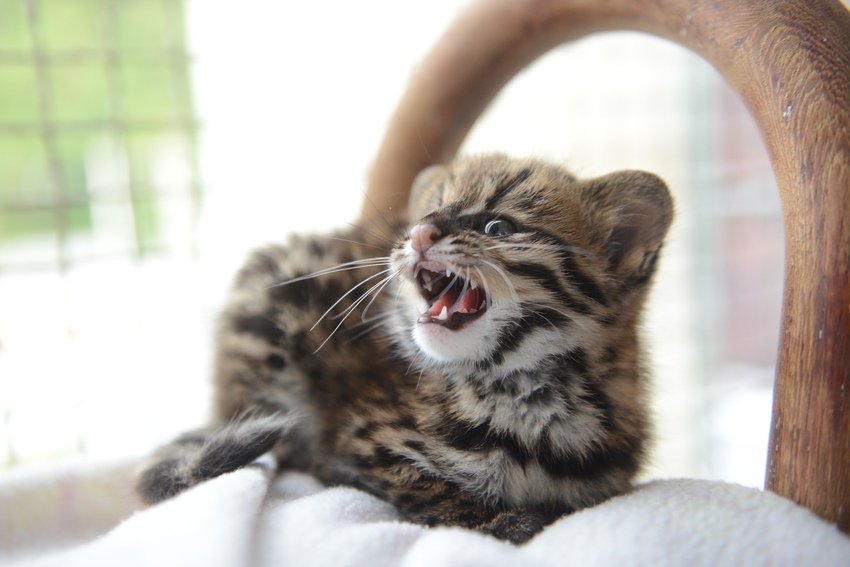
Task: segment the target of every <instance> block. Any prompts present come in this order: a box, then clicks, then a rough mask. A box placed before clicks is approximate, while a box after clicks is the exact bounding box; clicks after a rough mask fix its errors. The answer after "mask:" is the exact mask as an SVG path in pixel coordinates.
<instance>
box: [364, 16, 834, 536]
mask: <svg viewBox="0 0 850 567" xmlns="http://www.w3.org/2000/svg"><path fill="white" fill-rule="evenodd" d="M602 30H639V31H645V32H649V33H652V34H655V35H658V36H661V37H665V38H668V39H670V40H673V41H676V42H678V43H680V44H682V45H684V46H685V47H687V48H689V49H691V50H693V51H694V52H696V53H698V54H700V55H702V56H703V57H704V58H705V59H706V60H708V61H709V62H710V63H711V64H712V65H714V66H715V67H716V68H717V69H718V71H720V73H721V74H722V75H723V76H724V77H725V78H726V80H727V81H729V83H730V84H731V85H732V87H733V88H734V89H735V90H736V91H737V92H738V93H739V94H740V95H741V97H742V98H743V100H744V102H745V103H746V105H747V106H748V108H749V109H750V112H751V113H752V114H753V116H754V118H755V120H756V123H757V124H758V126H759V128H760V130H761V133H762V136H763V139H764V141H765V143H766V145H767V148H768V151H769V154H770V156H771V160H772V162H773V168H774V172H775V174H776V178H777V181H778V183H779V191H780V197H781V200H782V207H783V213H784V218H785V239H786V266H785V298H784V305H783V317H782V328H781V340H780V347H779V360H778V364H777V376H776V386H775V400H774V410H773V428H772V430H771V440H770V449H769V455H768V467H767V479H766V485H767V488H769V489H771V490H774V491H776V492H777V493H779V494H781V495H784V496H787V497H789V498H791V499H793V500H795V501H797V502H799V503H801V504H803V505H805V506H807V507H809V508H811V509H813V510H814V511H815V512H817V513H818V514H820V515H821V516H823V517H824V518H826V519H827V520H829V521H832V522H837V523H838V524H839V525H840V527H841V529H842V530H844V531H845V532H848V533H850V13H848V12H847V10H846V9H845V8H844V7H843V6H842V5H841V4H839V3H838V2H837V0H806V1H805V2H799V1H794V0H761V1H756V0H752V1H750V2H731V1H722V2H717V1H716V0H695V1H691V0H479V1H478V2H476V3H475V4H473V5H472V6H471V8H470V9H469V10H468V11H467V12H466V13H465V14H464V15H463V16H462V17H461V18H460V19H459V20H458V21H457V22H456V23H455V24H454V25H453V27H451V28H450V29H449V31H448V32H447V33H446V35H445V36H444V37H443V38H442V39H441V40H440V42H439V43H438V44H437V46H436V47H435V48H434V50H433V51H432V53H431V54H430V56H429V57H428V58H427V59H426V61H425V62H424V63H423V64H422V66H421V67H420V68H419V70H418V72H417V74H416V75H415V76H414V77H413V79H412V81H411V83H410V86H409V88H408V91H407V93H406V95H405V96H404V98H403V100H402V101H401V103H400V105H399V107H398V109H397V111H396V114H395V115H394V117H393V119H392V121H391V123H390V126H389V129H388V131H387V134H386V137H385V139H384V141H383V144H382V146H381V148H380V150H379V153H378V157H377V160H376V163H375V165H374V168H373V170H372V173H371V177H370V183H369V188H368V191H367V195H368V197H369V201H370V202H371V203H370V204H369V205H368V207H364V211H363V220H364V222H370V221H371V220H375V219H373V218H372V215H374V214H375V213H373V212H372V211H374V210H375V209H374V208H373V207H375V208H377V209H379V210H386V209H388V208H391V209H394V210H395V211H396V212H401V211H403V210H404V208H405V205H406V201H407V194H408V188H409V187H410V183H411V180H412V179H413V177H414V176H415V175H416V173H417V172H418V171H419V170H420V169H422V168H423V167H425V166H427V165H429V164H431V163H437V162H444V161H448V160H450V159H451V158H452V157H453V156H454V154H455V152H456V151H457V149H458V147H459V146H460V144H461V142H462V141H463V139H464V137H465V136H466V134H467V132H468V131H469V129H470V128H471V126H472V124H473V123H474V122H475V120H476V119H477V118H478V116H479V115H480V114H481V112H482V111H483V110H484V108H485V107H486V106H487V104H488V103H489V102H490V101H491V100H492V98H493V97H494V96H495V95H496V93H497V92H498V91H499V90H500V89H501V88H502V87H503V86H504V85H505V83H507V81H508V80H510V78H511V77H513V76H514V75H515V74H516V73H517V72H518V71H520V70H521V69H522V68H523V67H525V66H526V65H528V64H529V63H530V62H531V61H533V60H534V59H535V58H537V57H538V56H539V55H541V54H542V53H544V52H546V51H547V50H549V49H550V48H552V47H554V46H556V45H558V44H561V43H563V42H565V41H569V40H572V39H575V38H577V37H580V36H583V35H586V34H589V33H592V32H596V31H602ZM564 114H565V115H568V112H567V111H565V113H564Z"/></svg>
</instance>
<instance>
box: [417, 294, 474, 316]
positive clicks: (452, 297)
mask: <svg viewBox="0 0 850 567" xmlns="http://www.w3.org/2000/svg"><path fill="white" fill-rule="evenodd" d="M459 293H460V292H459V291H458V290H456V289H450V290H448V291H447V292H446V293H445V294H443V297H441V298H440V299H438V300H437V301H435V302H434V305H432V306H431V308H430V309H428V315H430V316H431V317H437V316H438V315H439V314H440V313H441V312H442V311H443V307H445V308H446V314H447V315H451V314H452V313H454V311H452V307H456V308H457V309H456V310H457V311H459V312H461V313H469V312H471V311H476V310H477V309H478V308H479V307H480V306H481V295H480V293H481V292H480V291H479V290H478V289H469V288H467V290H466V293H465V294H463V297H462V298H461V299H460V302H458V300H457V298H458V294H459ZM455 303H457V306H455Z"/></svg>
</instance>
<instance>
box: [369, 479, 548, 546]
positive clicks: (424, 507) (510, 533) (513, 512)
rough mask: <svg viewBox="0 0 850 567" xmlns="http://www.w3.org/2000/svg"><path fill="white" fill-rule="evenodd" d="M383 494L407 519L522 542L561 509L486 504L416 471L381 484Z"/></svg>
mask: <svg viewBox="0 0 850 567" xmlns="http://www.w3.org/2000/svg"><path fill="white" fill-rule="evenodd" d="M384 486H385V489H384V494H385V496H386V497H387V499H389V500H390V501H391V502H392V503H393V504H394V505H395V506H396V507H397V508H398V509H399V510H400V511H401V513H402V514H403V515H404V516H405V517H407V518H408V519H410V520H412V521H414V522H417V523H421V524H426V525H429V526H439V525H445V526H459V527H464V528H470V529H474V530H477V531H480V532H482V533H486V534H490V535H492V536H494V537H496V538H498V539H503V540H508V541H510V542H512V543H515V544H522V543H525V542H526V541H528V540H529V539H531V538H532V537H533V536H534V535H535V534H537V533H538V532H540V531H541V530H542V529H543V528H544V527H545V526H547V525H548V524H550V523H552V522H553V521H555V520H556V519H557V518H558V517H559V516H560V515H561V513H562V511H554V510H547V509H544V508H536V507H518V508H507V507H505V506H489V505H487V504H485V503H484V502H483V501H481V500H478V499H476V498H474V497H473V496H472V495H470V494H467V493H465V492H463V491H461V490H460V488H458V487H457V486H455V485H453V484H451V483H449V482H446V481H444V480H442V479H439V478H436V477H434V476H431V475H428V474H426V473H424V472H421V471H416V475H415V478H413V479H408V481H407V482H404V483H401V484H398V485H392V486H388V485H386V484H385V485H384Z"/></svg>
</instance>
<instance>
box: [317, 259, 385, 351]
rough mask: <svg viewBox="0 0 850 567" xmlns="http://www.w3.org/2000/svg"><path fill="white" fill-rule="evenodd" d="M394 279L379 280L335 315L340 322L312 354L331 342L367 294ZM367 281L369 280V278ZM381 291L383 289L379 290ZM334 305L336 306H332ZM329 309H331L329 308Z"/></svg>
mask: <svg viewBox="0 0 850 567" xmlns="http://www.w3.org/2000/svg"><path fill="white" fill-rule="evenodd" d="M388 271H389V270H385V271H384V272H382V273H386V272H388ZM376 275H380V274H376ZM394 277H395V274H393V275H391V276H388V277H386V278H385V279H384V280H381V281H380V282H378V283H377V284H375V285H373V286H372V287H370V288H369V290H368V291H367V292H366V293H364V294H363V295H361V296H360V297H358V298H357V299H356V300H355V301H354V303H352V304H351V305H350V306H349V307H348V308H347V309H346V310H345V311H343V312H342V313H340V314H339V315H337V316H336V317H334V318H337V317H340V316H342V320H341V321H340V322H339V324H338V325H337V326H336V327H334V329H333V331H331V333H330V334H329V335H328V336H327V338H326V339H325V340H323V341H322V344H320V345H319V347H318V348H317V349H316V350H314V351H313V354H316V353H317V352H319V351H320V350H322V347H323V346H325V344H327V342H328V341H329V340H331V337H332V336H334V335H335V334H336V332H337V331H338V330H339V328H340V327H342V324H343V323H345V320H346V319H348V316H349V315H351V313H353V312H354V310H355V309H357V307H358V306H359V305H360V304H361V303H363V301H365V300H366V298H367V297H369V294H370V293H371V292H372V291H373V290H374V289H376V288H377V287H379V286H381V285H382V284H385V282H386V281H387V280H391V279H393V278H394ZM369 279H371V278H369ZM366 281H368V280H364V281H362V282H360V283H359V284H357V285H358V286H359V285H361V284H363V283H365V282H366ZM353 289H354V288H352V289H351V290H349V291H348V293H351V291H353ZM381 289H383V288H381ZM348 293H346V295H348ZM343 297H344V296H343ZM341 300H342V298H340V299H339V300H337V303H339V301H341ZM334 305H336V304H334ZM331 309H333V307H331ZM325 314H327V311H326V312H325ZM322 317H324V315H322ZM319 321H321V319H319ZM319 321H316V325H318V324H319ZM316 325H313V327H312V328H311V329H310V330H311V331H312V330H313V329H315V328H316Z"/></svg>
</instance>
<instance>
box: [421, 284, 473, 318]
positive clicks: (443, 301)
mask: <svg viewBox="0 0 850 567" xmlns="http://www.w3.org/2000/svg"><path fill="white" fill-rule="evenodd" d="M458 293H459V292H458V290H456V289H454V288H452V289H450V290H448V291H447V292H446V293H444V294H443V297H441V298H440V299H438V300H437V301H435V302H434V304H433V305H432V306H431V308H430V309H428V315H430V316H431V317H437V316H438V315H439V314H440V313H441V312H442V311H443V307H445V308H446V313H448V314H449V315H451V312H452V305H454V304H455V302H456V301H457V296H458ZM464 299H466V298H465V297H464Z"/></svg>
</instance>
